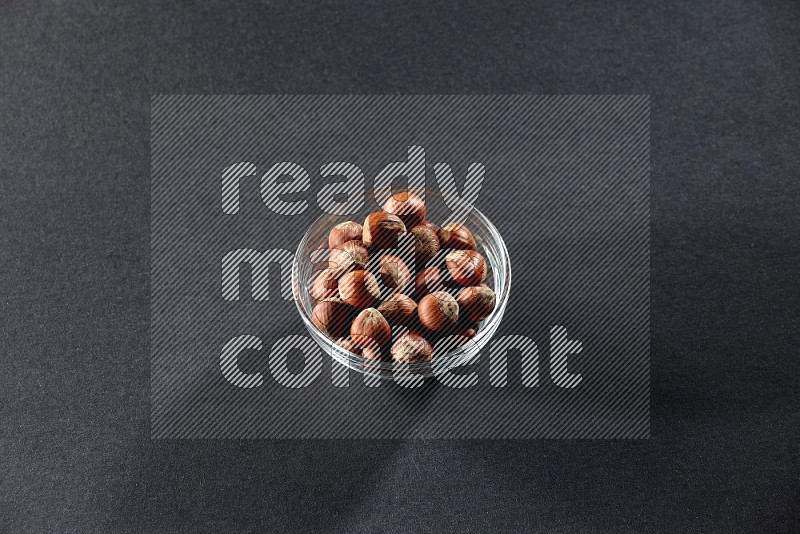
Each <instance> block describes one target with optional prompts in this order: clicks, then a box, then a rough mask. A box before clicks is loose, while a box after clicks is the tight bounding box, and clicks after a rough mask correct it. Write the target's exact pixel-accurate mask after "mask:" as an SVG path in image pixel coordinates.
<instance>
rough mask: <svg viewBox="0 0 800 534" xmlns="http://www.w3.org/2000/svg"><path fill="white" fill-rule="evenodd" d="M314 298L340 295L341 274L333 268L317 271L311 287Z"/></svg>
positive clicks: (319, 298)
mask: <svg viewBox="0 0 800 534" xmlns="http://www.w3.org/2000/svg"><path fill="white" fill-rule="evenodd" d="M309 293H310V294H311V298H313V299H314V300H322V299H332V298H337V297H338V296H339V275H338V274H337V273H336V271H334V270H332V269H324V270H322V271H319V273H317V276H316V277H314V280H313V282H311V289H309Z"/></svg>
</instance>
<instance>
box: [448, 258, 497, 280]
mask: <svg viewBox="0 0 800 534" xmlns="http://www.w3.org/2000/svg"><path fill="white" fill-rule="evenodd" d="M445 265H447V270H448V271H449V272H450V276H452V277H453V280H454V281H455V282H456V283H457V284H460V285H462V286H476V285H478V284H481V283H483V282H484V281H486V275H487V274H488V269H487V267H486V258H484V257H483V255H482V254H481V253H480V252H476V251H474V250H454V251H453V252H451V253H450V254H448V255H447V257H446V258H445Z"/></svg>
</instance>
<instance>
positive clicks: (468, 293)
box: [456, 285, 497, 322]
mask: <svg viewBox="0 0 800 534" xmlns="http://www.w3.org/2000/svg"><path fill="white" fill-rule="evenodd" d="M456 301H457V302H458V309H459V313H461V315H462V317H463V318H466V319H469V320H470V321H474V322H478V321H482V320H483V319H485V318H486V317H488V316H489V314H491V313H492V311H493V310H494V307H495V305H496V303H497V296H496V295H495V293H494V291H492V290H491V289H490V288H489V287H488V286H486V285H479V286H471V287H465V288H464V289H462V290H461V291H459V292H458V293H457V294H456Z"/></svg>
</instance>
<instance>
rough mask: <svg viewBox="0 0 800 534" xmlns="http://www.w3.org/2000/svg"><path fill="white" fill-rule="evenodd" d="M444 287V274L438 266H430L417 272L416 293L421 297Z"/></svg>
mask: <svg viewBox="0 0 800 534" xmlns="http://www.w3.org/2000/svg"><path fill="white" fill-rule="evenodd" d="M443 288H444V275H443V273H442V270H441V269H439V268H438V267H436V266H434V267H428V268H427V269H423V270H421V271H420V272H418V273H417V276H416V277H415V278H414V295H416V297H417V299H421V298H422V297H424V296H425V295H427V294H428V293H433V292H434V291H441V290H442V289H443Z"/></svg>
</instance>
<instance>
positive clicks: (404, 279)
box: [378, 254, 411, 290]
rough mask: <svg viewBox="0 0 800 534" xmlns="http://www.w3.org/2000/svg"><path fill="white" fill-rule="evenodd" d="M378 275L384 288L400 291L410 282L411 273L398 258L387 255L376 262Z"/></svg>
mask: <svg viewBox="0 0 800 534" xmlns="http://www.w3.org/2000/svg"><path fill="white" fill-rule="evenodd" d="M378 274H380V277H381V280H383V283H384V285H385V286H386V287H390V288H392V289H400V290H402V289H403V288H404V287H405V286H406V285H407V284H408V283H409V282H410V281H411V271H410V270H409V268H408V266H407V265H406V262H404V261H403V260H402V259H401V258H400V257H399V256H393V255H391V254H387V255H385V256H383V257H381V259H380V260H379V262H378Z"/></svg>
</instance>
